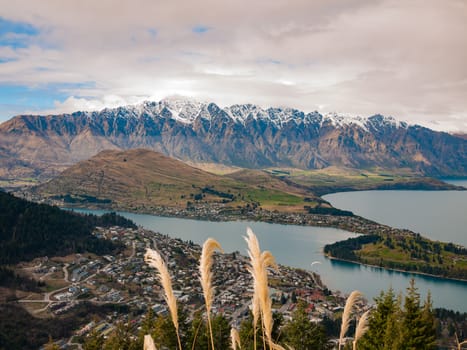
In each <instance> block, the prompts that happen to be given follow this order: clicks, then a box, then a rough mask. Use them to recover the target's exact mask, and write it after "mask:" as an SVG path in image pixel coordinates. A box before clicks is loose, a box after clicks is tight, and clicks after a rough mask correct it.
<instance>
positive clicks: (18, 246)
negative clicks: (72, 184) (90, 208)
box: [0, 191, 134, 264]
mask: <svg viewBox="0 0 467 350" xmlns="http://www.w3.org/2000/svg"><path fill="white" fill-rule="evenodd" d="M0 208H1V213H0V251H1V254H0V264H13V263H17V262H19V261H23V260H32V259H34V258H36V257H43V256H56V255H66V254H70V253H76V252H78V253H79V252H84V251H90V252H95V253H101V254H106V253H109V252H112V251H114V250H115V249H117V248H118V247H117V246H116V245H115V244H113V243H111V242H110V241H105V240H100V239H97V238H96V237H95V236H93V235H92V231H93V229H94V227H95V226H113V225H120V226H126V227H133V226H134V224H133V223H132V222H131V221H129V220H127V219H125V218H122V217H120V216H118V215H115V214H106V215H104V216H102V217H97V216H94V215H79V214H75V213H72V212H69V211H64V210H61V209H59V208H57V207H53V206H49V205H46V204H37V203H32V202H29V201H26V200H23V199H19V198H16V197H14V196H12V195H10V194H7V193H5V192H2V191H0Z"/></svg>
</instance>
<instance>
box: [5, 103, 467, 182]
mask: <svg viewBox="0 0 467 350" xmlns="http://www.w3.org/2000/svg"><path fill="white" fill-rule="evenodd" d="M466 146H467V139H465V138H463V137H459V136H455V135H451V134H448V133H444V132H436V131H433V130H430V129H427V128H425V127H422V126H418V125H409V124H407V123H405V122H399V121H396V120H395V119H394V118H392V117H385V116H382V115H379V114H377V115H373V116H371V117H368V118H363V117H349V116H342V115H338V114H327V115H322V114H320V113H318V112H312V113H304V112H302V111H299V110H296V109H292V108H268V109H263V108H261V107H259V106H256V105H252V104H242V105H233V106H230V107H226V108H220V107H219V106H217V105H216V104H214V103H203V102H197V101H191V100H186V99H181V98H176V99H165V100H162V101H159V102H143V103H141V104H138V105H134V106H126V107H119V108H114V109H104V110H101V111H98V112H75V113H72V114H61V115H46V116H34V115H19V116H16V117H14V118H12V119H10V120H9V121H6V122H4V123H2V124H1V125H0V178H3V179H7V178H21V177H33V178H39V179H46V178H50V177H53V176H55V175H57V174H58V173H59V172H60V171H62V170H64V169H65V168H67V167H69V166H70V165H72V164H75V163H77V162H78V161H81V160H84V159H88V158H90V157H92V156H93V155H95V154H97V153H98V152H100V151H102V150H105V149H114V150H125V149H132V148H146V149H150V150H154V151H157V152H161V153H163V154H165V155H168V156H171V157H174V158H177V159H180V160H184V161H191V162H200V163H202V162H209V163H221V164H226V165H234V166H240V167H246V168H266V167H293V168H301V169H320V168H326V167H329V166H338V167H348V168H357V169H364V168H376V167H378V168H383V169H405V170H410V171H412V172H415V173H418V174H422V175H429V176H447V175H449V176H465V175H467V152H466Z"/></svg>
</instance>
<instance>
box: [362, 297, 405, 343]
mask: <svg viewBox="0 0 467 350" xmlns="http://www.w3.org/2000/svg"><path fill="white" fill-rule="evenodd" d="M375 302H376V309H375V310H373V312H372V313H371V316H370V321H369V328H368V332H367V333H366V335H365V336H364V337H363V338H362V340H361V341H360V343H359V346H358V348H359V349H368V350H370V349H371V350H373V349H374V350H380V349H381V350H382V349H388V347H387V346H386V342H385V341H384V339H386V338H387V336H391V337H394V332H395V329H394V322H393V321H394V320H393V315H394V314H395V311H396V310H397V308H398V305H397V300H396V297H395V294H394V290H393V289H392V288H390V289H389V290H388V291H387V292H381V294H380V295H379V297H376V298H375Z"/></svg>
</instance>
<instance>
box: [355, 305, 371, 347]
mask: <svg viewBox="0 0 467 350" xmlns="http://www.w3.org/2000/svg"><path fill="white" fill-rule="evenodd" d="M370 312H371V310H367V311H365V312H364V313H363V315H362V316H361V317H360V319H359V320H358V324H357V328H356V329H355V337H354V340H353V350H356V349H357V342H358V340H359V339H360V338H361V337H363V335H364V334H365V333H366V332H367V331H368V317H369V315H370Z"/></svg>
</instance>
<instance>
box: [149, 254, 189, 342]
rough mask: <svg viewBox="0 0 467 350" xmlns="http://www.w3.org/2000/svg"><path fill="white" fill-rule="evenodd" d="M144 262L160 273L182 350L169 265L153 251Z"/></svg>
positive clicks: (160, 279)
mask: <svg viewBox="0 0 467 350" xmlns="http://www.w3.org/2000/svg"><path fill="white" fill-rule="evenodd" d="M144 260H145V261H146V262H147V263H148V264H149V265H150V266H152V267H154V268H155V269H156V270H157V272H158V277H159V281H160V283H161V285H162V288H163V289H164V293H165V295H164V298H165V301H166V302H167V305H168V306H169V311H170V316H171V317H172V323H173V325H174V327H175V331H176V333H177V339H178V344H179V348H180V350H181V349H182V346H181V343H180V335H179V332H178V311H177V299H176V298H175V295H174V293H173V289H172V280H171V278H170V274H169V270H168V269H167V265H166V264H165V262H164V260H163V259H162V257H161V255H160V254H159V253H158V252H157V251H155V250H153V249H150V248H148V249H146V254H145V255H144Z"/></svg>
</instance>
